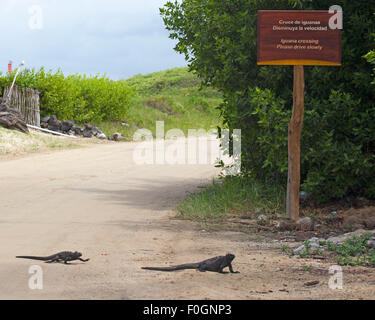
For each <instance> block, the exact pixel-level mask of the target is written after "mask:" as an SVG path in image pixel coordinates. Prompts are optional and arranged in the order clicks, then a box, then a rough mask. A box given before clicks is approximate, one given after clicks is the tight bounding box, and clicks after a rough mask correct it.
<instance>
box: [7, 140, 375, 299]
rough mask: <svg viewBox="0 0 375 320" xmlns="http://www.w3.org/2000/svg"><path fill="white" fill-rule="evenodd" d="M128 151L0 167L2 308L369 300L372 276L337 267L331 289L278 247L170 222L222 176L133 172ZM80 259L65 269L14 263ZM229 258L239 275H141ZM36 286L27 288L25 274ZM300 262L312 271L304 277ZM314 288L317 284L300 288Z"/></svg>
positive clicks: (201, 168) (84, 152) (189, 170)
mask: <svg viewBox="0 0 375 320" xmlns="http://www.w3.org/2000/svg"><path fill="white" fill-rule="evenodd" d="M134 147H135V144H134V143H121V144H109V145H95V146H92V147H88V148H83V149H76V150H68V151H61V152H56V153H50V154H40V155H32V156H29V157H25V158H22V159H16V160H10V161H2V162H0V177H1V178H0V179H1V180H0V181H1V182H0V203H1V209H0V210H1V212H0V244H1V245H0V298H1V299H292V298H293V299H299V298H303V299H325V298H330V299H342V298H371V297H372V298H374V297H375V294H374V285H375V277H374V274H373V272H372V270H369V269H361V268H356V269H350V268H347V269H345V270H344V289H343V290H331V289H329V288H328V281H329V277H330V276H329V274H328V267H329V266H327V265H325V264H323V263H321V262H315V261H313V262H311V261H303V260H298V261H297V260H295V259H289V258H288V257H285V256H283V255H282V254H281V251H280V249H279V248H280V243H276V242H272V241H269V242H266V243H259V242H255V241H250V240H249V239H250V237H251V236H250V235H246V234H242V233H234V232H212V233H211V232H205V231H203V230H200V229H199V228H198V227H197V226H196V225H195V224H193V223H190V222H184V221H178V220H173V219H170V217H172V216H173V215H174V212H173V210H174V208H175V207H176V204H177V203H178V202H179V201H180V200H181V199H183V198H184V196H185V195H186V193H187V192H188V191H193V190H196V187H197V186H199V185H202V184H204V183H207V182H209V181H210V179H212V177H214V176H215V175H217V170H216V169H215V168H213V167H212V166H209V165H196V166H193V165H190V166H189V165H186V166H181V165H175V166H172V165H165V166H161V165H160V166H156V165H155V166H151V165H150V166H137V165H135V164H134V162H133V159H132V154H133V149H134ZM63 250H70V251H71V250H77V251H81V252H83V253H84V257H88V258H90V259H91V260H90V261H89V262H88V263H86V264H85V263H81V262H77V263H74V264H72V265H69V266H67V265H64V264H44V263H40V262H38V261H31V260H21V259H15V256H16V255H50V254H52V253H55V252H58V251H63ZM227 252H233V253H234V254H236V255H237V257H236V259H235V260H234V264H233V266H234V269H235V270H239V271H240V272H241V273H240V274H234V275H232V274H229V275H221V274H216V273H200V272H196V271H194V270H186V271H179V272H174V273H161V272H152V271H145V270H142V269H141V267H142V266H159V265H165V264H178V263H186V262H193V261H194V262H195V261H199V260H203V259H206V258H209V257H212V256H215V255H222V254H225V253H227ZM32 265H38V266H41V267H42V270H43V289H42V290H31V289H30V288H29V279H30V277H31V276H32V275H31V274H29V268H30V266H32ZM303 265H310V266H312V267H311V268H310V269H309V271H303V269H301V268H302V266H303ZM312 280H319V281H320V283H319V284H318V285H317V286H315V287H304V283H306V282H308V281H312Z"/></svg>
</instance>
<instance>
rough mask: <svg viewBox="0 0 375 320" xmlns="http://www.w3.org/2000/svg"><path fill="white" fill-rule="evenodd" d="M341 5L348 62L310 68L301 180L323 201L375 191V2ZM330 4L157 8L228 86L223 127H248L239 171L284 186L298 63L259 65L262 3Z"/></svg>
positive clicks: (200, 66)
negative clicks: (374, 13)
mask: <svg viewBox="0 0 375 320" xmlns="http://www.w3.org/2000/svg"><path fill="white" fill-rule="evenodd" d="M335 4H336V5H340V6H341V7H342V8H343V11H344V12H345V14H344V30H343V32H342V43H343V46H342V48H343V52H342V57H343V58H342V61H343V65H342V66H341V67H321V66H318V67H306V68H305V76H306V102H305V104H306V114H305V123H304V130H303V137H302V159H301V162H302V163H301V165H302V167H301V170H302V183H303V184H302V188H303V189H304V190H305V191H308V192H310V194H312V195H313V197H314V198H315V200H316V201H319V202H324V201H328V200H330V199H335V198H343V197H345V196H347V195H356V196H365V197H367V198H372V199H374V198H375V179H373V177H374V174H375V143H374V139H373V137H374V132H375V104H374V101H375V90H374V86H373V84H372V82H373V80H374V79H373V70H372V65H371V64H370V62H371V61H372V62H373V59H374V58H373V53H369V52H372V51H371V50H373V48H374V42H373V37H372V33H373V32H374V30H375V19H374V16H373V12H374V7H373V5H372V3H370V2H369V1H367V0H361V1H349V0H338V1H336V2H335ZM328 8H329V4H327V1H325V0H314V1H311V0H281V1H277V2H276V1H271V0H260V1H254V0H233V1H219V0H182V1H175V2H168V3H167V4H166V5H165V6H164V7H163V8H162V9H161V15H162V17H163V19H164V23H165V26H166V28H167V30H168V31H169V32H170V37H171V38H172V39H175V40H177V45H176V47H175V49H176V51H177V52H179V53H182V54H184V55H185V56H186V60H187V61H188V62H189V67H190V69H191V70H193V71H194V72H196V73H197V74H198V75H199V77H200V78H201V79H202V80H203V82H204V83H206V84H208V85H211V86H213V87H215V88H217V89H218V90H219V91H220V92H222V93H223V96H224V103H223V104H221V105H220V111H221V115H222V116H223V119H224V125H225V126H227V127H229V128H230V129H242V169H243V172H244V173H245V174H246V175H247V176H248V175H250V176H253V177H254V178H256V179H257V181H262V182H263V183H266V184H281V185H284V184H285V181H286V176H287V162H288V157H287V150H288V148H287V132H288V123H289V120H290V116H291V106H292V104H293V101H292V90H293V72H292V68H291V67H289V66H269V67H259V66H257V50H256V45H257V30H256V26H257V11H258V10H260V9H263V10H271V9H278V10H280V9H286V10H290V9H303V10H305V9H306V10H309V9H314V10H328ZM368 53H369V54H368ZM366 54H368V56H366V57H367V59H368V60H366V59H364V58H363V57H364V56H365V55H366Z"/></svg>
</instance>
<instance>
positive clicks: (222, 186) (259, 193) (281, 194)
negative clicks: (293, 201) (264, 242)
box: [177, 177, 285, 223]
mask: <svg viewBox="0 0 375 320" xmlns="http://www.w3.org/2000/svg"><path fill="white" fill-rule="evenodd" d="M284 203H285V190H284V189H283V188H280V187H278V186H276V185H262V184H260V183H258V182H256V181H254V180H252V179H251V178H244V177H226V178H223V179H221V180H215V181H213V182H212V184H210V185H209V186H207V187H205V189H204V190H203V191H201V192H199V193H193V194H190V195H189V196H188V197H187V198H186V199H185V200H184V201H183V202H182V203H181V204H180V205H179V207H178V215H177V217H179V218H183V219H188V220H193V221H198V222H205V223H209V222H219V221H225V219H228V218H253V217H255V216H256V215H259V214H261V213H263V214H267V215H269V216H272V215H277V214H278V213H280V212H282V211H284Z"/></svg>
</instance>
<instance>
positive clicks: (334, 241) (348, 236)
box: [327, 229, 375, 245]
mask: <svg viewBox="0 0 375 320" xmlns="http://www.w3.org/2000/svg"><path fill="white" fill-rule="evenodd" d="M367 233H370V234H372V235H375V230H372V231H369V230H363V229H359V230H357V231H354V232H348V233H345V234H342V235H340V236H337V237H330V238H328V239H327V241H329V242H331V243H332V244H334V245H342V244H343V243H344V242H345V241H346V240H348V239H351V238H353V237H360V236H362V235H364V234H367Z"/></svg>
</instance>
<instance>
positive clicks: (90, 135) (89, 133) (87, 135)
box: [82, 128, 93, 138]
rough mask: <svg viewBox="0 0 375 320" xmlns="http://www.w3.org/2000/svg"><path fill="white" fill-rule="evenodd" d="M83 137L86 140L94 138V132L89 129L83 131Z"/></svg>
mask: <svg viewBox="0 0 375 320" xmlns="http://www.w3.org/2000/svg"><path fill="white" fill-rule="evenodd" d="M82 134H83V136H84V137H85V138H92V136H93V133H92V131H91V130H89V129H87V128H86V129H85V130H83V133H82Z"/></svg>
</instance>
